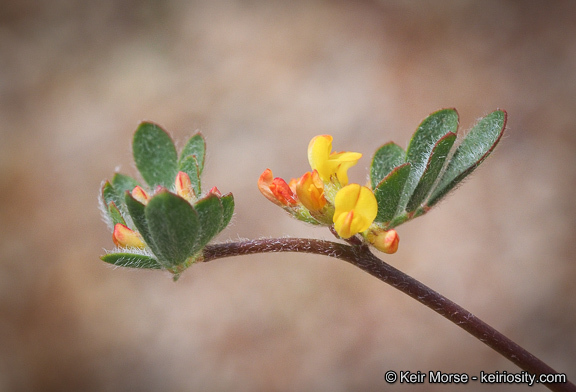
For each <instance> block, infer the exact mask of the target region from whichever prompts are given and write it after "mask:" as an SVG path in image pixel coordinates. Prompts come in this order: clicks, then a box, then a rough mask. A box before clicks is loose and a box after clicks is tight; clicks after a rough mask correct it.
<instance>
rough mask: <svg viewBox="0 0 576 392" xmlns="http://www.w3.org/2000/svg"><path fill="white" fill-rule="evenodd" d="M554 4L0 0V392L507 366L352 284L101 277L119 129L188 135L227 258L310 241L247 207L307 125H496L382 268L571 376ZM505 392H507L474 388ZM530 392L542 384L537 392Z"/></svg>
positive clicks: (565, 90)
mask: <svg viewBox="0 0 576 392" xmlns="http://www.w3.org/2000/svg"><path fill="white" fill-rule="evenodd" d="M575 15H576V2H572V1H550V2H540V1H512V0H510V1H495V0H494V1H491V0H487V1H486V0H483V1H480V0H478V1H475V0H468V1H461V0H458V1H457V0H452V1H451V0H444V1H437V2H419V1H348V2H347V1H290V2H288V1H287V2H279V1H206V2H185V1H178V0H171V1H154V0H130V1H124V2H120V1H118V2H116V1H113V0H103V1H99V2H81V1H77V2H74V1H67V0H55V1H50V2H38V3H37V2H34V1H31V0H30V1H3V2H2V4H1V5H0V48H1V51H0V390H2V391H80V390H81V391H134V390H138V391H159V390H163V391H230V390H234V391H381V390H398V391H407V390H422V391H444V390H464V389H465V390H467V391H468V390H469V391H473V390H478V391H486V390H492V389H493V388H494V386H489V385H481V384H479V383H478V382H476V383H471V384H469V385H467V386H465V387H462V386H457V387H450V386H446V385H440V386H435V385H430V384H423V385H420V386H407V385H398V384H396V385H395V386H388V385H387V384H386V383H385V382H384V373H385V372H386V371H387V370H389V369H393V370H411V371H417V370H421V371H424V372H427V371H429V370H442V371H444V372H468V373H469V374H470V375H479V373H480V371H481V370H484V371H489V372H493V371H496V370H498V371H504V370H506V371H509V372H517V371H519V369H518V368H517V367H515V366H514V365H512V364H511V363H509V362H508V361H507V360H505V359H503V358H502V357H500V356H499V355H498V354H496V353H495V352H493V351H492V350H491V349H489V348H488V347H486V346H484V345H483V344H482V343H480V342H478V341H477V340H475V339H474V338H472V337H470V336H469V335H467V334H466V333H465V332H463V331H461V330H460V329H459V328H457V327H456V326H454V325H453V324H451V323H449V322H448V321H446V320H445V319H443V318H441V317H440V316H438V315H437V314H435V313H434V312H432V311H430V310H429V309H427V308H425V307H423V306H421V305H420V304H418V303H417V302H416V301H414V300H412V299H410V298H408V297H406V296H404V295H402V294H400V293H398V292H397V291H395V290H394V289H392V288H391V287H389V286H387V285H385V284H383V283H382V282H380V281H378V280H376V279H374V278H372V277H371V276H369V275H367V274H365V273H363V272H362V271H360V270H357V269H355V268H354V267H352V266H350V265H347V264H346V263H344V262H340V261H337V260H333V259H328V258H323V257H313V256H309V255H264V256H257V257H244V258H234V259H224V260H221V261H218V262H214V263H210V264H205V265H197V266H194V267H193V268H191V269H190V270H188V271H187V272H186V273H185V274H184V275H183V277H182V278H181V279H180V281H178V282H177V283H173V282H172V281H171V279H170V276H169V275H168V274H166V273H161V272H157V273H153V272H146V271H132V270H124V269H114V268H111V267H110V266H108V265H106V264H105V263H103V262H102V261H100V260H99V259H98V257H99V256H100V255H101V254H103V252H104V250H103V249H104V248H108V249H110V248H112V241H111V235H110V233H109V232H108V231H107V230H106V227H105V225H104V223H102V222H101V221H100V217H99V211H98V209H97V194H98V191H99V186H100V183H101V181H103V180H104V179H106V178H111V177H112V175H113V173H114V170H115V169H117V168H119V169H120V170H121V171H122V172H124V173H127V174H135V169H134V166H133V163H132V157H131V152H130V143H131V136H132V133H133V131H134V130H135V128H136V126H137V124H138V123H139V122H140V121H141V120H143V119H148V120H153V121H155V122H157V123H159V124H162V125H163V126H164V127H166V128H167V129H168V130H169V131H170V132H171V133H172V134H173V135H174V137H175V139H177V140H179V141H180V145H182V143H183V140H184V139H185V138H186V137H187V136H189V135H190V134H191V133H192V132H194V131H195V130H197V129H201V130H202V132H203V133H204V134H205V136H206V139H207V141H208V160H207V168H206V171H205V176H204V183H205V186H209V187H211V186H213V185H218V187H219V188H220V189H221V190H222V191H225V192H228V191H232V192H234V194H235V197H236V203H237V210H236V214H235V217H234V219H233V225H232V226H231V227H230V228H228V229H226V230H225V231H224V232H223V233H222V234H221V235H220V237H219V239H220V240H222V241H225V240H229V239H237V238H239V237H240V238H257V237H261V236H285V235H287V236H312V237H317V238H328V239H329V238H330V234H329V233H328V231H327V230H325V229H316V228H311V227H307V226H304V225H302V224H300V223H298V222H296V221H293V220H291V219H290V218H289V217H288V216H286V215H285V214H283V213H282V211H281V210H280V209H278V208H277V207H275V206H274V205H272V203H268V202H267V201H266V200H265V199H264V198H263V197H262V196H261V195H260V194H259V192H258V189H257V187H256V180H257V178H258V176H259V175H260V173H261V172H262V171H263V170H264V169H265V168H267V167H270V168H271V169H272V170H273V171H274V174H275V175H278V176H282V177H285V178H290V177H292V176H298V175H301V174H302V173H303V172H304V171H306V170H307V166H308V164H307V159H306V147H307V145H308V141H309V140H310V138H311V137H312V136H314V135H316V134H320V133H330V134H332V135H334V139H335V141H334V147H335V149H337V150H344V149H347V150H351V151H359V152H362V153H363V154H364V158H363V159H362V160H361V161H360V164H359V165H357V166H356V167H355V168H353V169H352V170H351V172H350V174H351V178H352V179H353V180H355V181H358V182H363V181H364V180H365V177H366V170H367V168H368V165H369V162H370V157H371V155H372V154H373V152H374V151H375V149H376V148H377V147H378V146H380V145H381V144H383V143H385V142H388V141H390V140H394V141H396V142H398V143H399V144H401V145H403V146H404V147H405V146H406V145H407V143H408V141H409V138H410V136H411V134H412V132H413V131H414V129H415V128H416V127H417V125H418V124H419V122H420V121H421V120H422V119H423V118H424V117H426V116H427V115H428V114H429V113H431V112H433V111H435V110H437V109H440V108H443V107H456V108H458V110H459V113H460V115H461V127H462V130H465V129H466V128H469V127H470V126H471V125H473V123H474V122H475V121H476V119H477V118H478V117H480V116H482V115H485V114H487V113H488V112H490V111H492V110H494V109H496V108H503V109H506V110H507V111H508V113H509V124H508V131H507V136H506V137H505V138H504V139H503V141H502V142H501V144H500V145H499V147H498V149H497V150H496V152H495V153H494V155H493V156H492V157H491V158H490V159H488V160H487V161H486V163H485V164H484V165H483V166H482V167H481V169H480V170H479V171H478V172H477V173H476V174H475V175H474V176H473V177H472V178H471V179H470V180H469V181H468V182H467V183H466V184H464V185H463V186H462V187H461V189H460V190H459V191H457V192H456V193H455V194H454V195H452V196H451V197H450V198H448V200H447V201H445V202H444V203H442V204H441V205H440V206H439V207H438V208H436V209H435V210H434V211H432V212H430V213H429V214H428V215H426V216H425V217H422V218H419V219H418V220H416V221H414V222H411V223H409V224H407V225H405V226H402V227H400V228H399V233H400V236H401V243H400V250H399V252H398V253H397V254H395V255H393V256H385V257H384V259H385V260H386V261H388V262H390V263H391V264H393V265H394V266H396V267H398V268H400V269H402V270H403V271H405V272H407V273H409V274H411V275H413V276H415V277H416V278H418V279H420V280H421V281H423V282H424V283H426V284H428V285H429V286H431V287H432V288H434V289H436V290H438V291H440V292H441V293H443V294H444V295H446V296H448V297H449V298H451V299H453V300H455V301H456V302H457V303H459V304H461V305H463V306H464V307H466V308H467V309H469V310H470V311H472V312H473V313H475V314H476V315H478V316H479V317H481V318H482V319H484V320H485V321H487V322H488V323H489V324H491V325H493V326H494V327H496V328H497V329H499V330H500V331H502V332H503V333H505V334H507V335H508V336H510V337H511V338H512V339H513V340H515V341H517V342H518V343H520V344H521V345H522V346H524V347H525V348H527V349H528V350H529V351H532V352H533V353H535V354H536V355H537V356H539V357H540V358H542V359H543V360H545V361H546V362H548V363H549V364H550V365H551V366H552V367H554V368H556V369H557V370H558V371H561V372H566V373H567V374H568V376H569V378H572V381H574V380H575V379H576V370H575V369H576V354H575V353H576V285H575V284H574V282H575V278H576V265H575V260H574V258H575V254H576V245H575V244H576V241H575V238H574V236H575V233H576V226H575V216H576V209H575V208H574V191H575V184H576V157H575V153H574V151H575V150H576V136H575V135H576V133H575V130H576V40H575V38H574V37H576V23H574V21H575ZM496 389H498V390H506V391H525V390H527V389H528V387H526V386H524V385H520V386H497V387H496ZM534 390H535V391H542V390H545V389H544V388H543V387H541V386H537V387H534Z"/></svg>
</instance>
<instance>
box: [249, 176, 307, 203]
mask: <svg viewBox="0 0 576 392" xmlns="http://www.w3.org/2000/svg"><path fill="white" fill-rule="evenodd" d="M258 189H260V192H261V193H262V194H263V195H264V196H265V197H266V198H267V199H268V200H270V201H271V202H273V203H274V204H277V205H279V206H280V207H287V206H294V205H296V204H298V201H297V196H296V195H295V194H294V192H293V191H292V189H290V186H289V185H288V184H287V183H286V181H284V180H283V179H281V178H279V177H276V178H273V176H272V170H270V169H266V170H264V172H263V173H262V175H261V176H260V178H259V179H258Z"/></svg>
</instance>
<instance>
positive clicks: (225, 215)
mask: <svg viewBox="0 0 576 392" xmlns="http://www.w3.org/2000/svg"><path fill="white" fill-rule="evenodd" d="M220 202H221V203H222V209H223V211H222V224H221V225H220V229H219V230H218V231H219V232H220V231H222V230H224V229H225V228H226V227H227V226H228V224H229V223H230V220H231V219H232V215H233V214H234V196H232V193H228V194H226V195H224V196H222V197H221V198H220Z"/></svg>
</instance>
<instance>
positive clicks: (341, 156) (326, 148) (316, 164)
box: [308, 135, 362, 186]
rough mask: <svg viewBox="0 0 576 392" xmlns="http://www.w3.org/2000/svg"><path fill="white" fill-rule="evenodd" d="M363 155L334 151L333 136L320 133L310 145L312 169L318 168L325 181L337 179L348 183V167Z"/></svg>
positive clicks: (309, 157) (342, 183)
mask: <svg viewBox="0 0 576 392" xmlns="http://www.w3.org/2000/svg"><path fill="white" fill-rule="evenodd" d="M361 157H362V154H360V153H359V152H332V136H330V135H319V136H316V137H314V138H313V139H312V140H311V141H310V144H309V145H308V161H309V162H310V167H311V168H312V170H317V171H318V174H319V175H320V178H322V180H324V181H325V182H334V180H337V181H338V182H339V183H340V185H342V186H346V185H348V169H350V168H351V167H352V166H354V165H355V164H356V163H358V160H359V159H360V158H361Z"/></svg>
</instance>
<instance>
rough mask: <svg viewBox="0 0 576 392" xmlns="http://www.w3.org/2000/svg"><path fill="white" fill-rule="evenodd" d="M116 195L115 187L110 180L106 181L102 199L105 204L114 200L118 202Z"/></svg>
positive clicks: (103, 186)
mask: <svg viewBox="0 0 576 392" xmlns="http://www.w3.org/2000/svg"><path fill="white" fill-rule="evenodd" d="M116 196H117V195H116V191H115V190H114V187H113V186H112V184H111V183H110V181H106V182H105V183H104V185H102V200H103V201H104V204H105V205H108V204H110V203H112V202H114V203H117V200H116Z"/></svg>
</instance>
